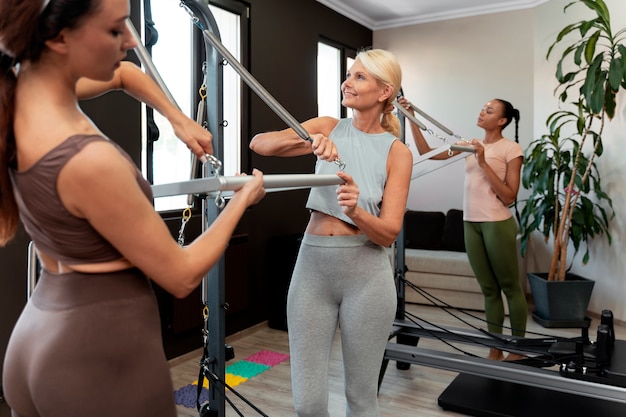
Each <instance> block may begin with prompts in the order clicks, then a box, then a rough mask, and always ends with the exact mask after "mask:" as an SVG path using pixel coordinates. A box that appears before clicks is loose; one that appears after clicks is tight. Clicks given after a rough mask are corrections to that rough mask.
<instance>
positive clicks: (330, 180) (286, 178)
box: [152, 174, 344, 198]
mask: <svg viewBox="0 0 626 417" xmlns="http://www.w3.org/2000/svg"><path fill="white" fill-rule="evenodd" d="M253 178H254V177H253V176H252V175H238V176H218V177H212V178H198V179H193V180H190V181H183V182H176V183H170V184H158V185H153V186H152V194H153V195H154V197H155V198H157V197H167V196H173V195H186V194H208V193H212V192H216V191H236V190H238V189H240V188H241V187H243V186H244V185H245V184H246V183H247V182H248V181H251V180H252V179H253ZM343 182H344V181H343V180H342V179H341V178H340V177H339V176H337V175H318V174H274V175H264V176H263V186H264V187H265V188H266V189H268V190H271V189H277V190H281V191H286V190H288V189H289V190H291V189H298V188H310V187H323V186H327V185H339V184H343Z"/></svg>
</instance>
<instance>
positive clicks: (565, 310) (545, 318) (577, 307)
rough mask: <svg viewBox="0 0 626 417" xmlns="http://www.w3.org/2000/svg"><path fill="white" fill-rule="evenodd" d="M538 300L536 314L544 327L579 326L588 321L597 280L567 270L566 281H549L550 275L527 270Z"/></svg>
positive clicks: (533, 293)
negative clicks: (587, 317)
mask: <svg viewBox="0 0 626 417" xmlns="http://www.w3.org/2000/svg"><path fill="white" fill-rule="evenodd" d="M527 275H528V282H529V284H530V290H531V292H532V295H533V301H534V302H535V313H534V315H533V316H534V317H535V319H536V320H537V321H539V322H540V323H541V324H542V325H543V326H544V327H579V326H578V324H580V323H584V322H585V321H586V315H587V306H588V305H589V300H590V299H591V292H592V291H593V286H594V284H595V281H592V280H590V279H587V278H584V277H581V276H578V275H576V274H570V273H568V274H567V275H566V276H565V281H548V280H547V278H548V274H547V273H543V272H528V273H527Z"/></svg>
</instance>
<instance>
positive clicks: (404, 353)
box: [385, 342, 626, 403]
mask: <svg viewBox="0 0 626 417" xmlns="http://www.w3.org/2000/svg"><path fill="white" fill-rule="evenodd" d="M385 359H389V360H395V361H399V362H406V363H412V364H416V365H424V366H430V367H434V368H439V369H445V370H448V371H454V372H461V373H466V374H471V375H477V376H483V377H488V378H492V379H496V380H500V381H507V382H515V383H519V384H522V385H529V386H533V387H537V388H544V389H549V390H553V391H561V392H565V393H569V394H574V395H582V396H585V397H593V398H598V399H601V400H610V401H616V402H620V403H626V389H624V388H621V387H616V386H613V385H607V384H599V383H594V382H588V381H583V380H579V379H573V378H565V377H563V376H561V375H560V374H559V373H558V372H555V371H550V370H547V369H542V368H534V367H530V366H527V365H520V364H515V363H510V362H506V361H493V360H490V359H485V358H476V357H470V356H464V355H459V354H454V353H448V352H441V351H436V350H432V349H424V348H419V347H414V346H409V345H402V344H398V343H392V342H390V343H388V344H387V349H386V350H385Z"/></svg>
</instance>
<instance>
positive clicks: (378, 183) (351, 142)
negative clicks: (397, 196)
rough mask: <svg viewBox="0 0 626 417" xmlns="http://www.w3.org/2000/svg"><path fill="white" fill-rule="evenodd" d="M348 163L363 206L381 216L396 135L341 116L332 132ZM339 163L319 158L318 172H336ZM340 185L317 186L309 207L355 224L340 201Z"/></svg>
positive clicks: (340, 151) (310, 198) (312, 190)
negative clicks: (362, 126) (364, 129)
mask: <svg viewBox="0 0 626 417" xmlns="http://www.w3.org/2000/svg"><path fill="white" fill-rule="evenodd" d="M328 137H329V138H330V139H331V140H332V141H333V142H334V143H335V146H336V147H337V150H338V151H339V157H340V158H341V160H342V161H343V162H345V163H346V168H345V171H346V173H348V174H350V175H351V176H352V177H353V178H354V181H355V182H356V184H357V186H358V187H359V206H360V207H362V208H364V209H365V210H367V211H368V212H369V213H371V214H373V215H375V216H377V217H378V215H379V214H380V206H381V204H382V199H383V191H384V190H385V184H386V182H387V157H388V156H389V150H390V149H391V145H392V143H393V142H394V141H395V140H396V138H395V137H394V136H393V135H392V134H391V133H387V132H384V133H376V134H369V133H364V132H362V131H360V130H358V129H357V128H355V127H354V126H353V125H352V119H340V120H339V123H337V126H335V128H334V129H333V131H332V132H331V133H330V135H329V136H328ZM337 171H338V168H337V165H336V164H335V163H332V162H328V161H321V160H318V161H317V162H316V163H315V173H316V174H336V173H337ZM336 191H337V186H335V185H331V186H326V187H313V188H311V192H310V193H309V199H308V200H307V203H306V207H307V208H308V209H311V210H315V211H319V212H322V213H325V214H328V215H330V216H333V217H337V218H338V219H340V220H343V221H344V222H346V223H349V224H352V225H354V222H353V221H352V220H350V218H349V217H348V216H346V215H345V214H344V213H343V210H342V209H341V207H340V206H339V204H338V203H337V193H336Z"/></svg>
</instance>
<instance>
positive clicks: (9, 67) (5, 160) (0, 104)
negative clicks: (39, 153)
mask: <svg viewBox="0 0 626 417" xmlns="http://www.w3.org/2000/svg"><path fill="white" fill-rule="evenodd" d="M16 86H17V78H16V69H15V59H14V58H13V57H11V56H10V55H8V54H6V53H4V52H1V51H0V247H2V246H5V245H6V244H7V243H8V242H9V241H10V240H11V239H12V238H13V236H14V235H15V232H16V230H17V227H18V225H19V214H18V209H17V205H16V203H15V196H14V195H13V186H12V184H11V179H10V178H9V169H10V168H11V167H12V166H13V165H14V162H15V136H14V134H13V115H14V114H15V88H16Z"/></svg>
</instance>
